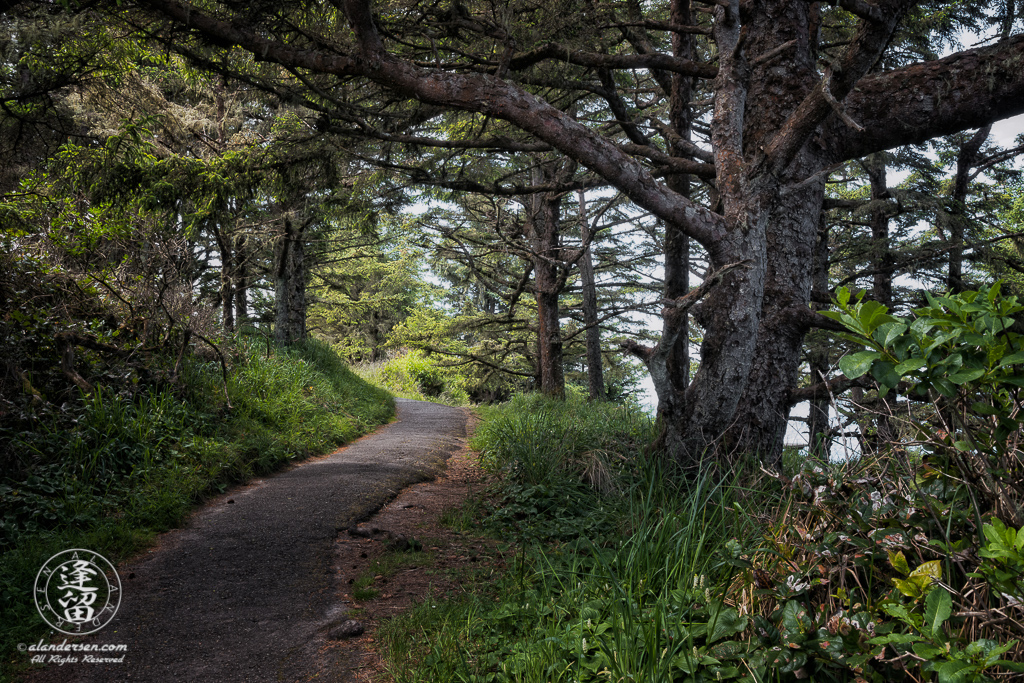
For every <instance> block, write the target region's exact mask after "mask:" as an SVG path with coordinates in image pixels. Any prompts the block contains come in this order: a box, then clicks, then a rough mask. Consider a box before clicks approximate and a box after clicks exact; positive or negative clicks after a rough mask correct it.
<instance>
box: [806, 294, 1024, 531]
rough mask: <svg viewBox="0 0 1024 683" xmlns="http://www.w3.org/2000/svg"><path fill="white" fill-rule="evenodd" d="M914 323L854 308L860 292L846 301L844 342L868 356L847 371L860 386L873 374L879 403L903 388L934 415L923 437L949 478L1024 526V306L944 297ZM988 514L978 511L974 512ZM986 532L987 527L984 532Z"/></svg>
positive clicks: (988, 298)
mask: <svg viewBox="0 0 1024 683" xmlns="http://www.w3.org/2000/svg"><path fill="white" fill-rule="evenodd" d="M925 297H926V299H927V302H928V305H927V306H925V307H922V308H919V309H917V310H916V311H915V312H914V316H913V318H910V317H907V318H901V317H896V316H892V315H889V313H888V312H887V310H886V307H885V306H883V305H881V304H879V303H877V302H874V301H865V300H864V297H863V293H861V294H860V295H858V297H857V299H856V301H855V302H853V303H851V301H850V293H849V292H848V291H847V290H845V289H840V290H839V292H838V293H837V304H838V307H839V309H840V310H839V311H838V312H830V313H826V315H829V316H830V317H832V318H833V319H835V320H838V321H839V322H841V323H842V324H843V325H844V326H845V327H846V328H847V329H848V330H850V332H851V334H845V335H843V337H844V338H845V339H846V340H847V341H850V342H852V343H854V344H856V345H858V346H860V347H862V348H864V347H866V349H865V350H863V351H859V352H857V353H853V354H849V355H847V356H844V357H843V359H841V360H840V368H841V369H842V371H843V373H844V374H846V376H847V377H850V378H851V379H856V378H859V377H862V376H864V375H866V374H867V373H869V372H870V373H871V377H872V378H873V379H874V380H875V382H877V386H878V394H879V395H880V396H884V395H885V394H886V393H887V392H889V391H891V390H894V389H897V388H900V389H901V390H902V391H903V392H904V393H905V394H907V395H908V396H909V397H910V398H911V399H913V400H915V401H917V402H919V403H922V404H927V403H928V402H929V401H930V402H932V404H933V406H934V411H933V412H932V413H931V415H930V416H925V415H919V416H918V417H917V419H916V420H915V423H914V430H915V437H916V438H917V439H918V440H920V441H921V442H922V443H924V445H925V449H926V450H927V451H928V452H929V453H930V454H931V455H934V456H936V458H937V459H938V462H936V463H935V464H936V465H938V466H939V467H940V468H941V469H943V470H945V471H946V472H947V474H949V475H952V476H956V474H957V473H959V474H960V475H961V476H964V477H966V479H967V481H975V480H978V479H980V480H982V481H983V482H984V485H983V486H980V487H979V488H978V492H977V496H976V498H977V499H978V500H981V501H982V502H983V503H982V507H983V508H984V509H980V508H979V509H977V510H976V513H977V514H978V515H979V516H980V515H981V514H984V513H986V512H990V511H993V510H997V509H1002V508H1007V507H1008V508H1009V510H1008V512H1009V514H1012V515H1014V517H1015V518H1016V519H1017V520H1018V521H1020V522H1021V523H1024V518H1022V517H1021V508H1020V502H1021V501H1022V500H1024V490H1021V489H1020V487H1019V486H1018V485H1017V482H1018V480H1019V477H1017V476H1016V475H1014V474H1013V472H1017V471H1019V468H1020V467H1021V465H1022V463H1021V460H1020V450H1019V449H1018V444H1019V443H1020V439H1021V431H1020V428H1021V421H1020V416H1019V414H1018V412H1019V391H1020V389H1021V387H1024V377H1022V376H1021V374H1020V370H1019V368H1020V365H1022V364H1024V335H1022V334H1020V333H1019V332H1017V331H1016V327H1017V325H1018V323H1017V318H1018V317H1019V316H1020V314H1021V313H1022V312H1024V305H1022V304H1021V303H1019V302H1018V300H1017V297H1016V296H1004V295H1002V294H1001V292H1000V284H999V283H996V284H995V285H993V286H992V287H989V288H983V289H981V290H979V291H969V292H963V293H960V294H955V295H954V294H951V295H949V296H944V297H936V296H932V295H930V294H927V293H925ZM972 504H973V505H974V506H975V507H976V508H978V505H979V504H978V503H972ZM978 526H980V524H979V525H978Z"/></svg>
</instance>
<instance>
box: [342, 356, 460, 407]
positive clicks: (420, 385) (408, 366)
mask: <svg viewBox="0 0 1024 683" xmlns="http://www.w3.org/2000/svg"><path fill="white" fill-rule="evenodd" d="M360 372H362V373H363V374H364V376H365V377H367V379H368V380H370V381H375V382H377V383H379V384H381V385H382V386H384V387H386V388H387V389H388V390H390V391H392V392H394V393H395V394H397V395H400V396H403V397H406V398H415V399H421V400H427V401H437V402H440V403H446V404H448V405H454V406H462V405H467V404H468V403H469V394H468V392H467V386H468V383H469V378H468V376H467V375H466V374H465V371H464V369H463V368H459V367H452V366H449V365H445V364H444V363H443V362H442V361H439V360H438V359H436V358H433V357H431V356H428V355H427V354H425V353H424V352H423V351H409V352H408V353H405V354H403V355H401V356H398V357H396V358H392V359H390V360H387V361H384V362H383V363H375V364H368V365H365V366H362V367H361V368H360Z"/></svg>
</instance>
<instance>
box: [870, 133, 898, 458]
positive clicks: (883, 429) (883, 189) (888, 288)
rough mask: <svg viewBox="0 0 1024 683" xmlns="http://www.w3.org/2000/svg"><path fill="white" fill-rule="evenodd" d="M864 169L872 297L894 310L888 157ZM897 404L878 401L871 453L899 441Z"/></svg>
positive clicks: (872, 161)
mask: <svg viewBox="0 0 1024 683" xmlns="http://www.w3.org/2000/svg"><path fill="white" fill-rule="evenodd" d="M864 170H865V171H867V173H868V180H869V181H870V183H871V203H872V205H873V207H874V208H873V209H872V210H871V257H872V258H871V261H872V263H871V269H872V270H873V271H874V274H873V275H872V281H871V295H872V298H874V300H875V301H878V302H879V303H883V304H885V305H886V306H887V307H888V308H889V309H890V310H892V274H893V270H895V267H896V260H895V259H894V258H893V254H892V250H891V249H890V247H889V207H888V206H886V204H885V200H887V199H889V187H888V181H887V173H886V167H885V156H884V155H883V154H881V153H878V154H869V155H868V156H867V157H865V159H864ZM895 402H896V395H895V394H892V395H890V396H889V397H888V398H882V399H879V400H878V402H877V403H876V404H875V405H874V406H873V408H874V413H875V415H874V416H873V417H874V423H875V425H874V426H875V431H874V434H871V435H870V439H869V441H871V444H870V448H871V450H877V449H878V448H879V447H881V446H882V445H884V444H886V443H891V442H893V441H895V440H896V435H897V434H896V425H895V424H894V423H893V420H892V417H891V411H892V406H893V405H895Z"/></svg>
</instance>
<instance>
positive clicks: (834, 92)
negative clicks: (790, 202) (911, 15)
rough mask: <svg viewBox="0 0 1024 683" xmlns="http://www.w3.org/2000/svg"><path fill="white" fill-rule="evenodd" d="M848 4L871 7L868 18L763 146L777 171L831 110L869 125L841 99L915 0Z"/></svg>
mask: <svg viewBox="0 0 1024 683" xmlns="http://www.w3.org/2000/svg"><path fill="white" fill-rule="evenodd" d="M848 4H857V5H865V6H866V7H871V8H872V9H873V10H874V11H867V10H865V11H866V12H867V18H865V20H864V21H863V22H862V23H861V26H860V28H859V30H858V31H857V35H856V36H855V37H854V39H853V42H852V44H851V45H850V47H849V48H848V49H847V50H846V54H845V55H844V56H843V59H842V61H841V62H840V63H839V64H838V65H836V67H835V68H834V69H827V70H826V71H825V74H824V76H823V77H822V79H821V81H820V82H819V83H818V86H817V87H816V88H815V89H814V90H812V91H811V92H810V94H808V95H807V97H806V98H805V99H804V101H803V102H801V103H800V105H799V106H798V107H797V108H796V110H795V111H794V112H793V113H792V114H791V115H790V116H789V118H788V119H787V120H786V123H785V124H783V126H782V128H781V129H780V130H779V132H778V133H777V134H776V135H775V137H774V138H772V141H771V142H770V143H769V144H768V146H767V147H766V148H765V156H766V160H767V163H768V164H769V168H771V169H772V170H773V171H774V172H776V173H780V172H781V171H782V169H783V168H785V167H786V166H787V165H788V164H789V162H790V161H792V160H793V158H794V157H795V156H796V155H797V153H798V152H799V151H800V149H801V148H802V147H803V146H804V145H805V144H806V143H807V141H808V140H809V139H810V137H811V134H812V132H813V131H814V130H815V129H816V128H817V127H818V126H819V125H820V124H821V122H822V121H824V120H825V119H826V118H827V117H828V115H829V114H830V113H831V112H833V111H837V112H838V113H839V117H840V120H842V121H843V122H844V123H845V124H846V125H848V126H849V127H851V128H854V129H855V130H856V129H857V127H858V126H863V127H864V128H870V126H866V125H865V124H864V123H863V122H860V123H857V122H858V121H860V119H859V118H858V117H857V116H852V115H851V114H850V112H849V111H845V113H844V107H843V105H842V104H840V103H842V102H843V100H844V98H846V96H847V95H848V94H849V93H850V92H851V91H852V90H853V88H854V86H855V85H856V84H857V81H858V80H860V79H861V78H862V77H863V76H864V74H866V73H868V71H869V70H870V69H871V68H872V67H873V66H874V65H875V63H876V62H877V61H878V58H879V56H880V55H881V54H882V52H883V51H884V50H885V48H886V46H887V45H888V44H889V39H890V37H891V36H892V32H893V31H894V30H895V29H896V25H897V24H898V23H899V20H900V19H901V18H902V17H903V15H904V14H906V12H907V11H908V10H909V9H910V8H911V7H912V6H913V5H914V0H893V2H890V3H888V6H887V7H885V10H884V11H882V10H880V9H879V8H876V7H873V6H870V5H867V3H864V2H861V1H860V0H857V1H856V2H851V3H848Z"/></svg>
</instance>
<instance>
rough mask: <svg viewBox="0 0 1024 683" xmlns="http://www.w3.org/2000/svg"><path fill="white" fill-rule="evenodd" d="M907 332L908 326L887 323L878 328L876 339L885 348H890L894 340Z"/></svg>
mask: <svg viewBox="0 0 1024 683" xmlns="http://www.w3.org/2000/svg"><path fill="white" fill-rule="evenodd" d="M906 331H907V326H906V325H905V324H903V323H901V322H891V323H885V324H884V325H879V326H878V331H877V332H876V333H875V339H878V341H880V342H881V343H882V345H883V346H889V345H890V344H892V342H893V340H894V339H896V338H897V337H899V336H900V335H901V334H903V333H904V332H906Z"/></svg>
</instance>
